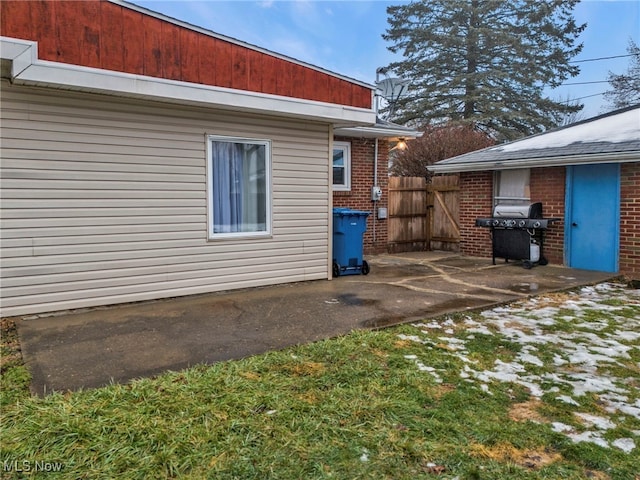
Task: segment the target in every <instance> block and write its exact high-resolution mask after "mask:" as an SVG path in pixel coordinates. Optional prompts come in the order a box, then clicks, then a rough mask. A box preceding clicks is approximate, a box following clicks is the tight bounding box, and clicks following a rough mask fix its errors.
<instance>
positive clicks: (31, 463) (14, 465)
mask: <svg viewBox="0 0 640 480" xmlns="http://www.w3.org/2000/svg"><path fill="white" fill-rule="evenodd" d="M63 469H64V463H61V462H47V461H43V460H5V461H3V462H2V471H3V472H22V473H30V472H61V471H62V470H63Z"/></svg>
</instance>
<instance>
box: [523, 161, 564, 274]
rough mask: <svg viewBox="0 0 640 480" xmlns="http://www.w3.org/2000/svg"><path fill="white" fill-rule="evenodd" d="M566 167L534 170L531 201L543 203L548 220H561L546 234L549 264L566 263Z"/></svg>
mask: <svg viewBox="0 0 640 480" xmlns="http://www.w3.org/2000/svg"><path fill="white" fill-rule="evenodd" d="M565 174H566V168H565V167H549V168H532V169H531V177H530V188H531V201H532V202H542V213H543V215H544V217H547V218H560V221H559V222H555V223H553V224H552V226H551V227H550V228H549V229H548V230H546V231H545V233H544V245H543V253H544V256H545V257H546V259H547V260H548V261H549V263H554V264H557V265H562V264H563V263H564V213H565V210H564V206H565V185H566V183H565V181H566V178H565V177H566V175H565Z"/></svg>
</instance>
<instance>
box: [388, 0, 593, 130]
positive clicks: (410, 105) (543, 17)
mask: <svg viewBox="0 0 640 480" xmlns="http://www.w3.org/2000/svg"><path fill="white" fill-rule="evenodd" d="M578 1H579V0H506V1H504V0H416V1H413V2H411V3H410V4H407V5H398V6H391V7H388V8H387V13H388V15H389V18H388V23H389V28H388V29H387V31H386V33H385V34H383V38H384V39H385V40H387V41H388V42H390V43H391V44H392V45H391V46H390V47H388V48H389V50H391V51H392V52H394V53H398V52H400V53H402V54H403V56H404V59H403V60H401V61H398V62H394V63H392V64H391V65H389V67H388V69H389V70H391V71H393V72H395V73H396V74H397V75H398V76H400V77H403V78H407V79H409V80H411V90H410V91H409V93H408V94H407V95H406V96H404V97H403V98H401V99H400V100H399V101H398V104H397V105H396V112H397V114H396V117H395V121H398V122H400V123H408V124H413V125H424V124H432V123H440V122H449V121H453V122H462V123H471V124H473V125H474V126H475V127H476V128H479V129H482V130H483V131H485V132H487V133H490V134H492V135H494V136H495V137H496V138H497V139H499V140H503V139H514V138H518V137H520V136H523V135H530V134H533V133H537V132H541V131H544V130H546V129H547V128H550V127H554V126H556V124H557V121H556V120H555V119H557V118H558V117H561V116H562V115H563V114H568V113H571V112H575V111H578V110H580V109H581V108H582V105H579V104H578V105H576V104H573V105H567V104H563V103H560V102H556V101H553V100H551V99H550V98H546V97H545V96H544V94H543V89H544V88H545V87H549V86H550V87H556V86H559V85H560V84H561V83H562V82H563V81H564V80H566V79H567V78H569V77H574V76H576V75H578V73H579V67H578V66H575V65H570V64H569V61H570V59H571V58H572V57H574V56H575V55H577V54H578V53H579V52H580V51H581V50H582V44H579V45H576V44H575V42H576V39H577V37H578V35H579V34H580V32H582V30H584V28H585V27H586V25H577V24H576V22H575V20H574V18H573V14H572V10H573V7H574V5H575V4H576V3H578Z"/></svg>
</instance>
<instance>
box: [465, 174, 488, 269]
mask: <svg viewBox="0 0 640 480" xmlns="http://www.w3.org/2000/svg"><path fill="white" fill-rule="evenodd" d="M492 207H493V172H462V173H460V252H461V253H463V254H464V255H471V256H474V257H491V255H492V252H491V236H490V234H489V229H487V228H478V227H476V226H475V222H476V218H478V217H490V216H491V210H492Z"/></svg>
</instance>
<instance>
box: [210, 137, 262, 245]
mask: <svg viewBox="0 0 640 480" xmlns="http://www.w3.org/2000/svg"><path fill="white" fill-rule="evenodd" d="M206 138H207V140H206V141H207V237H208V239H209V240H220V239H235V238H256V237H258V238H259V237H270V236H271V227H272V218H271V213H272V208H271V205H272V200H273V197H272V191H273V189H272V185H271V178H272V173H271V169H272V160H271V140H266V139H255V138H244V137H230V136H218V135H207V137H206ZM213 142H230V143H243V144H251V145H260V146H264V147H265V159H264V161H265V176H266V178H265V189H266V192H265V223H266V225H265V229H264V230H260V231H256V232H227V233H215V232H214V225H215V222H214V211H215V210H214V205H213V200H214V198H213V197H214V196H213V173H214V168H213V148H212V147H213Z"/></svg>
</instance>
